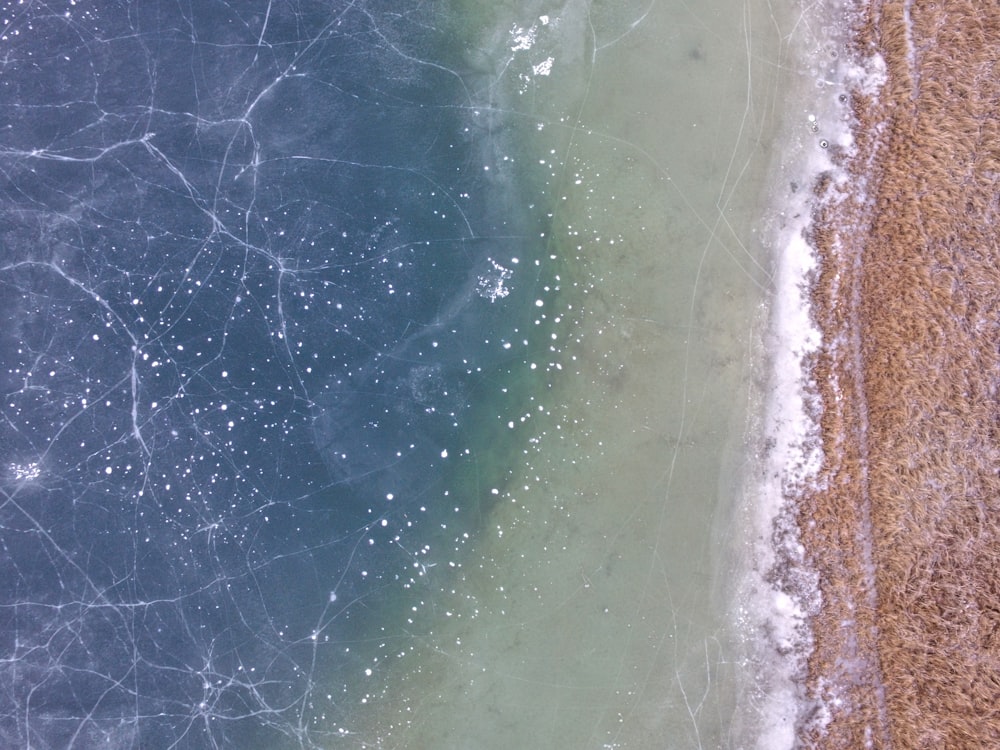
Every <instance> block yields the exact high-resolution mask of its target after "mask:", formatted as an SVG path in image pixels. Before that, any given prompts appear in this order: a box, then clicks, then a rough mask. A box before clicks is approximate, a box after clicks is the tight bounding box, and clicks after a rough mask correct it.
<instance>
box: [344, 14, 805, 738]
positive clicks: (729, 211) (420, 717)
mask: <svg viewBox="0 0 1000 750" xmlns="http://www.w3.org/2000/svg"><path fill="white" fill-rule="evenodd" d="M466 12H467V15H466V17H465V20H466V22H467V24H468V31H467V36H466V37H465V49H464V51H463V54H464V55H465V56H466V58H467V59H468V61H469V67H470V70H471V71H472V72H471V73H470V74H469V80H470V81H474V82H475V86H478V87H479V88H478V91H477V96H478V97H480V98H481V99H482V100H488V101H489V103H490V106H489V107H484V108H483V111H482V118H483V122H484V131H485V132H487V133H489V135H488V136H484V138H483V148H484V154H486V153H490V158H492V159H497V160H498V162H499V163H501V164H503V163H505V160H504V157H505V156H507V157H509V163H510V164H512V165H515V166H512V167H511V169H513V170H515V171H516V170H517V169H526V172H521V173H520V174H521V175H522V177H523V175H524V174H530V175H532V179H534V180H536V181H537V182H538V183H547V185H546V189H547V191H548V193H549V195H550V196H551V197H552V199H553V208H552V214H553V216H552V230H551V233H550V236H549V237H548V242H549V246H550V249H551V254H552V256H553V258H554V260H555V262H557V263H558V264H559V265H560V268H561V270H560V274H559V284H560V289H559V293H558V294H557V295H555V296H554V297H553V299H554V300H555V301H554V302H552V303H549V302H548V301H547V302H546V303H545V305H544V306H540V307H539V311H538V313H539V316H540V317H539V320H542V318H541V316H545V318H544V322H545V323H546V324H551V325H552V327H553V331H554V333H553V334H552V336H551V347H550V351H549V352H548V353H547V356H546V357H545V358H544V361H543V360H542V359H539V360H538V361H535V362H527V361H525V362H524V363H523V364H524V366H525V367H526V368H527V369H526V373H528V372H531V373H533V375H531V376H532V377H538V373H539V372H542V373H544V377H540V378H538V380H537V382H538V383H539V384H540V385H539V387H538V389H537V390H536V392H535V393H534V397H533V398H532V399H529V403H527V404H526V405H525V408H524V411H523V415H522V417H521V418H519V419H518V420H515V421H511V422H510V426H509V427H508V429H512V430H515V431H516V432H517V433H518V435H520V436H521V443H520V444H521V445H522V446H523V447H522V449H521V453H520V454H519V457H518V461H517V463H516V464H515V465H514V466H513V467H511V468H510V471H509V472H508V477H509V478H508V481H507V483H506V484H505V485H503V486H498V487H496V488H490V489H491V490H494V491H495V492H494V494H495V496H496V498H497V500H498V502H497V504H496V505H495V506H494V507H493V508H492V509H491V510H490V515H489V518H488V521H487V524H486V525H487V528H488V531H487V533H485V534H484V536H483V537H482V539H480V540H479V541H478V542H476V543H475V544H474V546H473V548H472V549H471V550H465V551H463V552H462V555H463V556H462V557H461V558H460V561H459V562H457V563H456V562H455V561H452V562H453V563H455V564H454V565H452V566H448V567H446V566H445V565H443V564H442V565H439V566H437V567H434V568H432V569H429V570H427V571H425V573H426V575H425V576H423V578H422V581H423V584H422V585H425V586H426V587H427V599H426V601H427V604H428V606H429V607H430V608H431V609H432V610H433V612H434V620H433V621H434V623H436V624H435V625H434V626H433V627H431V628H430V629H428V628H427V627H426V626H424V627H421V628H415V631H414V633H413V637H412V639H409V640H407V641H406V642H405V643H402V642H401V643H400V644H399V658H398V659H397V660H396V662H395V663H387V664H382V665H381V666H380V670H381V671H380V672H379V674H378V675H376V677H375V678H373V689H372V692H371V694H370V700H369V702H367V703H366V704H364V705H363V706H362V707H360V709H359V711H358V715H357V722H356V724H355V726H354V727H351V732H352V734H351V736H352V737H353V738H354V739H355V740H357V741H359V743H360V744H359V746H366V747H381V748H435V749H436V750H450V749H455V750H458V749H459V748H478V749H482V750H488V749H490V748H498V749H499V748H504V749H509V748H518V747H521V748H553V749H556V748H573V749H574V750H575V749H577V748H619V747H620V748H652V747H670V748H702V747H704V748H714V747H737V746H740V745H741V743H742V742H743V741H744V739H745V737H746V736H748V735H749V734H752V727H749V728H748V727H737V726H735V725H734V722H733V716H734V712H735V711H736V706H737V704H746V702H747V701H752V700H753V698H752V693H753V691H754V690H755V689H757V686H756V685H755V684H754V678H753V675H752V674H748V673H747V670H746V669H745V668H744V667H741V664H740V663H739V662H740V654H741V653H742V652H741V649H740V647H739V641H740V639H741V638H742V637H744V636H745V635H746V634H745V633H740V632H739V631H738V630H737V629H736V628H735V626H734V625H733V624H732V623H731V622H729V617H728V614H727V613H728V611H729V606H730V603H729V602H728V601H727V596H728V595H729V594H731V590H730V589H729V588H727V586H728V584H729V582H731V581H732V580H733V579H734V578H735V577H737V576H738V574H739V560H740V559H741V558H740V554H739V546H740V545H741V544H742V543H743V542H744V541H745V540H743V539H742V537H741V536H740V534H739V522H738V521H737V519H738V517H739V516H738V515H737V514H738V512H739V511H738V507H739V502H738V497H737V495H738V487H739V484H740V478H741V476H742V472H743V470H744V468H745V458H744V456H743V446H744V438H745V436H746V432H747V426H748V419H749V416H750V415H749V413H748V409H750V408H751V407H752V406H753V399H752V397H751V393H752V391H753V379H754V377H755V376H759V375H760V373H759V372H756V373H755V372H753V371H752V369H751V365H752V364H753V360H754V357H755V354H756V351H757V348H758V346H759V336H760V334H761V328H762V326H763V324H764V313H763V308H762V303H763V302H764V301H765V299H766V293H767V291H768V289H769V287H770V284H771V264H770V260H769V258H768V255H767V253H766V252H765V250H764V248H763V247H762V243H761V241H760V240H759V238H758V229H757V228H758V217H759V215H760V211H761V208H762V200H763V195H762V190H763V188H762V186H763V184H764V182H763V180H764V173H765V172H766V169H767V167H768V165H769V162H770V160H771V157H772V155H771V153H770V148H771V146H772V137H773V136H772V133H773V131H774V128H775V127H776V125H777V115H778V108H779V107H780V106H781V101H780V94H781V87H782V75H783V73H782V69H783V66H785V64H786V63H787V61H786V60H785V54H786V52H785V48H784V46H783V44H782V39H783V37H784V35H785V34H787V33H789V32H790V30H791V28H792V24H791V22H788V21H784V20H781V19H778V18H775V17H774V15H773V9H772V8H771V7H770V6H769V5H768V4H767V3H764V2H760V3H757V2H738V3H732V2H727V1H725V0H710V1H708V2H699V3H685V2H673V1H656V0H654V1H653V2H643V3H639V2H626V3H611V2H605V3H587V2H575V1H570V2H566V3H563V4H559V5H553V4H545V3H523V2H522V3H506V4H504V3H500V4H497V3H482V4H479V3H474V2H471V1H470V2H468V3H467V9H466ZM529 159H530V160H532V163H531V165H530V169H529V168H527V165H525V164H524V162H525V161H527V160H529ZM484 160H485V157H484ZM535 161H537V162H538V163H537V164H535V163H534V162H535ZM518 165H520V166H518ZM526 376H527V374H526ZM484 490H485V488H484ZM456 560H459V558H456ZM752 713H753V712H752V711H750V712H749V715H750V716H751V717H752Z"/></svg>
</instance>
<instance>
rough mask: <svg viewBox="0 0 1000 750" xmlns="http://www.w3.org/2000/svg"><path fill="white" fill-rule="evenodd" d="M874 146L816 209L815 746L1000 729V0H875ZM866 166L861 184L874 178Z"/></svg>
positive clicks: (967, 738)
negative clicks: (823, 712)
mask: <svg viewBox="0 0 1000 750" xmlns="http://www.w3.org/2000/svg"><path fill="white" fill-rule="evenodd" d="M860 13H861V16H862V19H861V22H860V23H859V28H858V31H857V36H856V42H857V45H858V51H859V54H860V55H861V56H868V55H870V54H871V53H872V52H878V53H880V54H881V55H882V56H883V57H884V59H885V61H886V63H887V66H888V81H887V83H886V86H885V88H884V89H883V91H882V93H881V96H880V97H879V99H878V100H872V99H870V98H868V97H866V96H864V95H861V94H856V95H855V97H854V102H853V104H854V107H853V109H854V113H855V115H856V117H857V123H856V128H855V136H856V139H857V145H858V152H857V154H856V156H854V157H851V158H850V159H846V158H845V162H844V166H845V167H846V168H847V169H848V171H849V173H850V174H852V175H853V179H852V181H851V183H850V185H849V186H847V187H846V188H839V187H838V186H836V185H834V184H833V183H832V181H827V182H826V183H825V184H821V185H820V186H819V187H818V190H819V191H820V192H821V194H822V195H823V196H824V197H825V198H826V199H827V200H826V203H825V206H826V207H825V208H823V209H822V210H821V211H819V212H818V214H817V216H816V217H815V224H814V226H815V229H814V236H813V238H812V239H813V244H814V245H815V247H816V249H817V251H818V253H819V256H820V259H821V263H820V272H819V273H818V274H817V277H816V279H815V282H814V286H813V289H812V292H813V300H814V305H815V310H816V317H817V322H818V323H819V325H820V326H821V329H822V331H823V333H824V344H823V346H822V348H821V352H820V354H819V355H818V356H817V358H816V361H815V362H814V363H813V373H814V375H815V382H816V387H817V392H818V396H819V398H820V400H821V404H822V416H821V427H822V438H823V441H824V449H825V464H824V466H823V470H822V475H821V480H822V482H823V485H822V486H824V487H825V490H824V491H814V492H811V493H808V494H807V496H806V497H804V498H803V499H802V501H801V504H800V515H799V525H800V532H801V534H802V539H803V542H804V544H805V545H806V547H807V549H808V550H809V551H810V554H811V555H812V560H813V563H814V564H815V566H816V569H817V571H818V572H819V574H820V577H821V588H822V592H823V597H824V599H823V608H822V612H821V614H820V615H818V616H817V617H816V618H815V621H814V623H813V625H814V633H815V639H816V642H815V650H814V653H813V655H812V657H811V660H810V664H809V667H810V674H809V683H808V685H809V690H810V692H811V696H812V697H813V698H822V699H825V703H826V705H827V706H828V707H829V708H830V709H831V710H832V712H833V718H832V721H831V722H830V723H829V725H828V726H827V727H826V729H825V731H820V730H819V728H818V726H817V723H816V722H812V723H807V724H804V725H803V726H802V727H801V730H800V737H801V739H802V741H803V743H804V744H805V745H806V746H808V747H822V748H863V747H875V748H890V747H891V748H1000V402H998V385H1000V354H998V348H1000V242H998V232H1000V224H997V222H998V220H1000V3H997V2H993V1H992V0H990V1H989V2H987V0H945V1H943V2H942V1H940V0H939V1H938V2H930V1H929V0H885V1H884V2H880V1H879V0H872V2H871V3H870V4H869V5H868V6H867V7H866V8H865V9H863V10H862V11H860ZM859 187H862V188H863V189H864V193H865V194H862V191H861V190H858V189H857V188H859Z"/></svg>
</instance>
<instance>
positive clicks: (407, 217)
mask: <svg viewBox="0 0 1000 750" xmlns="http://www.w3.org/2000/svg"><path fill="white" fill-rule="evenodd" d="M127 10H128V11H129V12H122V11H121V9H120V8H118V6H112V5H109V4H104V3H94V4H91V5H88V6H87V7H82V6H81V7H78V6H71V7H70V8H69V9H67V11H66V12H65V13H64V14H58V15H57V14H50V13H47V12H44V13H43V12H42V11H41V10H39V9H38V8H37V7H35V6H31V7H28V8H27V9H25V8H21V7H20V6H16V5H13V4H9V3H8V4H6V5H4V7H3V12H4V13H5V14H6V15H5V16H4V18H5V20H7V25H6V26H5V31H4V32H3V36H2V39H0V42H2V43H3V45H5V46H4V49H5V62H4V75H5V83H6V84H8V90H9V95H7V97H6V99H5V103H4V104H2V105H0V113H2V116H3V121H2V123H0V136H2V138H3V141H2V147H0V176H2V180H3V182H2V185H0V188H2V191H3V196H4V198H5V202H4V207H3V209H2V211H3V218H4V221H3V227H4V228H3V230H2V232H3V234H2V244H0V248H2V257H0V283H3V284H4V288H5V289H6V290H7V293H5V295H4V297H3V301H2V303H0V304H2V305H3V313H4V317H5V319H6V320H10V321H15V323H14V324H13V325H11V326H10V328H9V330H6V331H4V332H3V334H2V337H0V347H2V349H0V353H2V355H3V361H4V362H5V364H6V368H5V371H4V373H3V393H4V405H3V413H4V420H3V424H2V426H0V446H2V450H3V452H4V455H3V458H4V465H5V471H4V473H3V476H2V477H0V479H2V481H0V488H2V491H3V498H2V501H0V542H2V546H0V550H2V554H3V558H2V560H3V563H4V565H5V566H6V567H7V569H9V570H12V571H15V572H14V574H13V575H11V576H10V577H9V579H8V581H7V582H6V583H5V584H3V588H2V591H3V607H2V608H0V649H2V652H3V658H2V659H0V663H2V664H3V666H2V667H0V689H2V690H3V692H4V695H5V696H7V699H6V700H5V701H4V703H5V705H6V706H8V707H7V708H4V709H0V738H2V739H3V744H7V745H10V746H26V745H38V746H59V747H81V748H84V747H95V746H101V747H112V748H129V747H140V746H141V747H144V748H158V747H164V748H166V747H171V748H202V747H217V746H219V747H221V746H237V745H238V746H240V747H262V748H263V747H267V748H278V747H290V748H333V747H369V748H370V747H379V748H409V749H411V750H412V749H414V748H434V749H435V750H447V749H448V748H455V749H456V750H457V749H458V748H471V747H474V748H480V749H482V750H487V749H488V748H494V747H495V748H512V747H525V748H532V747H538V748H542V747H544V748H552V749H555V748H574V749H575V748H589V747H593V748H619V747H620V748H626V747H628V748H648V747H671V748H709V747H726V748H729V747H732V748H735V747H749V746H751V745H753V744H754V737H755V736H756V734H757V730H758V729H759V726H760V724H761V723H762V722H765V721H766V720H769V719H765V717H763V716H762V715H761V712H760V710H758V709H757V707H758V706H763V705H767V704H766V702H765V698H766V696H767V695H768V690H769V685H768V684H767V679H766V674H768V670H767V668H766V664H763V663H762V660H763V659H764V658H765V657H762V656H761V655H762V654H766V653H767V650H766V649H758V648H757V647H756V646H755V645H754V644H755V639H757V638H758V636H759V635H760V633H759V632H758V630H757V629H756V628H757V626H758V625H759V624H760V623H759V621H758V620H757V619H755V618H753V617H750V618H744V617H742V616H741V615H739V614H738V613H739V612H740V609H739V606H740V601H738V600H739V596H740V595H741V594H740V592H741V591H742V590H743V589H742V588H741V586H740V582H741V581H742V580H743V579H744V578H745V576H746V575H747V573H748V571H750V569H751V568H752V567H753V563H752V560H753V559H755V558H754V552H753V549H754V548H755V545H757V544H760V543H761V542H760V540H755V539H754V538H753V535H752V533H750V532H748V531H747V529H751V528H755V527H754V526H753V524H752V523H751V522H750V520H749V519H750V517H751V516H753V507H750V508H748V504H747V497H748V494H747V493H746V492H745V488H746V486H747V477H748V476H751V475H753V474H754V468H755V466H756V454H755V448H754V446H756V445H758V439H759V434H758V433H759V432H760V430H759V422H760V419H761V413H762V412H761V410H762V403H763V399H762V397H761V394H762V393H763V392H764V390H765V389H766V387H765V384H764V383H765V381H766V380H767V374H766V371H765V370H766V365H767V363H766V358H765V356H764V346H763V341H764V337H765V331H766V329H767V327H768V325H769V322H768V306H767V303H768V301H769V299H770V295H771V294H772V292H773V289H774V273H775V270H774V269H775V265H776V264H775V258H774V254H773V252H772V250H771V249H770V248H769V247H768V237H769V234H768V232H769V231H770V230H769V229H765V227H766V226H770V225H769V224H767V223H766V222H764V221H763V219H762V217H764V216H765V215H770V216H771V219H770V220H769V221H773V219H774V216H773V211H772V210H771V209H769V208H768V206H769V205H770V202H771V201H772V197H771V191H772V189H773V185H774V180H773V178H772V177H771V176H769V175H773V174H774V170H773V166H774V164H775V163H777V162H779V161H780V158H779V154H780V147H779V145H778V141H777V140H776V139H777V134H778V133H779V132H781V128H782V127H783V126H784V124H785V123H784V120H785V119H786V117H785V115H786V110H787V109H789V106H788V105H787V103H786V102H785V101H784V98H785V93H784V92H786V91H787V90H788V89H787V88H786V87H787V85H788V84H789V80H790V79H791V80H793V81H798V80H799V77H798V76H797V74H796V73H795V59H794V56H793V54H792V52H791V50H790V47H789V46H788V45H789V40H790V39H792V38H794V37H795V36H796V35H798V34H800V33H802V30H803V28H804V27H805V25H806V23H805V21H804V20H803V18H802V17H800V16H798V15H796V14H795V13H794V12H793V9H791V8H784V7H783V6H782V7H777V6H775V5H773V4H769V3H766V2H757V1H756V0H748V1H747V2H741V3H737V4H735V5H734V4H733V3H730V2H723V1H722V0H707V1H706V2H700V3H698V4H690V3H684V2H673V1H672V0H652V1H650V0H645V1H644V2H614V3H612V2H607V3H600V2H585V1H584V0H570V1H568V2H563V3H555V4H552V3H544V2H535V1H534V0H530V1H528V2H510V3H502V2H501V3H497V2H490V3H486V2H480V1H479V0H462V1H459V0H454V2H440V3H427V4H419V5H417V6H416V7H413V8H406V9H404V10H400V8H399V7H398V5H395V4H391V3H380V2H363V3H335V4H333V5H331V4H329V3H322V2H316V3H311V2H304V3H297V4H295V6H294V7H292V6H286V5H277V4H272V3H265V2H259V3H257V2H253V3H247V4H245V5H239V6H236V5H227V4H225V3H220V4H207V3H206V4H198V5H197V6H194V7H191V8H189V9H181V8H178V7H177V6H176V5H175V4H172V3H166V2H164V3H132V4H128V8H127ZM39 59H41V60H44V61H45V64H44V65H41V64H36V60H39ZM768 211H771V213H770V214H768ZM751 505H753V503H751Z"/></svg>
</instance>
